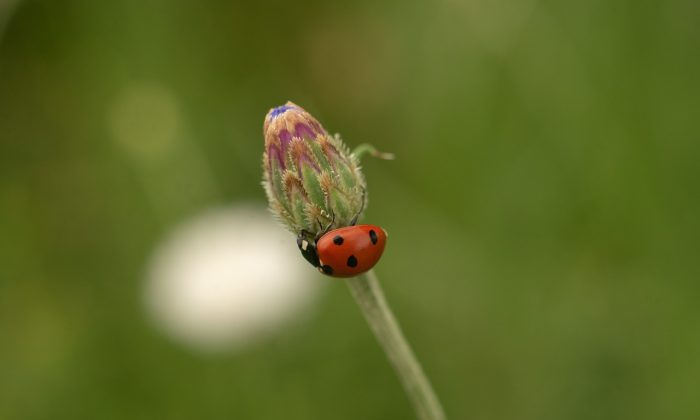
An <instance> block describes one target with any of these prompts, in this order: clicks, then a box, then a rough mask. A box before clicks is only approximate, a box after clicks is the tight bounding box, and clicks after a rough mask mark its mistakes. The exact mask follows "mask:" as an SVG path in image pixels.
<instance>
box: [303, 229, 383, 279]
mask: <svg viewBox="0 0 700 420" xmlns="http://www.w3.org/2000/svg"><path fill="white" fill-rule="evenodd" d="M307 235H308V234H307V232H304V231H302V232H301V233H300V234H299V236H298V237H297V245H298V246H299V250H300V251H301V255H303V256H304V258H306V260H307V261H308V262H310V263H311V265H313V266H314V267H316V268H318V271H320V272H321V273H323V274H327V275H329V276H333V277H355V276H357V275H359V274H362V273H364V272H366V271H368V270H369V269H371V268H372V267H374V265H375V264H377V261H379V258H381V256H382V253H383V252H384V246H385V245H386V232H385V231H384V229H382V228H380V227H379V226H375V225H357V226H347V227H343V228H338V229H333V230H331V231H328V232H326V233H323V234H322V235H321V236H320V237H319V238H317V239H316V240H315V241H314V242H311V241H309V240H308V239H307V238H308V236H307Z"/></svg>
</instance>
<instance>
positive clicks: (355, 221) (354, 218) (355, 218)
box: [350, 188, 367, 226]
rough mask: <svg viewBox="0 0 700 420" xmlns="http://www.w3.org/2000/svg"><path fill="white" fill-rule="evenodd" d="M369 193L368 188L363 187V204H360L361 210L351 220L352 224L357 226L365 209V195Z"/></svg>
mask: <svg viewBox="0 0 700 420" xmlns="http://www.w3.org/2000/svg"><path fill="white" fill-rule="evenodd" d="M366 195H367V190H365V189H364V188H363V189H362V205H361V206H360V211H358V212H357V214H356V215H355V217H353V218H352V221H350V226H355V225H356V224H357V219H359V218H360V215H361V214H362V212H363V211H364V209H365V196H366Z"/></svg>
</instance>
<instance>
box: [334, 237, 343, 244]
mask: <svg viewBox="0 0 700 420" xmlns="http://www.w3.org/2000/svg"><path fill="white" fill-rule="evenodd" d="M333 243H334V244H336V245H338V246H340V245H342V244H343V237H342V236H340V235H335V238H333Z"/></svg>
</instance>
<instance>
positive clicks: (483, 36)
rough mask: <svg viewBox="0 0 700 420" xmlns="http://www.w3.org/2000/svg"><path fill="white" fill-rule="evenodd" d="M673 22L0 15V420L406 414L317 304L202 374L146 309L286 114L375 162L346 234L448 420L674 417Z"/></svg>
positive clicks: (516, 1)
mask: <svg viewBox="0 0 700 420" xmlns="http://www.w3.org/2000/svg"><path fill="white" fill-rule="evenodd" d="M699 16H700V3H698V2H697V1H692V0H672V1H661V0H656V1H654V0H652V1H646V2H638V1H631V0H627V1H625V0H613V1H602V0H593V1H588V2H574V1H568V2H567V1H561V2H554V1H545V0H542V1H537V0H522V1H521V0H499V1H495V2H492V1H487V0H470V1H460V0H445V1H437V2H413V3H411V2H398V1H389V2H370V1H362V0H360V1H352V2H342V3H341V2H339V3H333V2H320V1H315V2H308V3H299V2H276V1H266V2H260V3H257V4H256V3H253V2H248V3H242V2H241V3H237V2H221V1H198V2H169V1H153V2H141V1H119V2H96V1H87V0H84V1H61V2H56V1H48V0H47V1H23V2H16V1H8V0H4V1H0V418H2V419H22V420H23V419H194V418H198V419H199V418H201V419H223V418H233V419H404V418H411V416H412V412H411V409H410V406H409V404H408V402H407V400H406V398H405V397H404V395H403V393H402V390H401V389H400V386H399V383H398V381H397V379H396V378H395V376H394V374H393V372H392V371H391V369H390V367H389V365H388V363H387V362H386V360H385V358H384V356H383V354H382V353H381V351H380V349H379V348H378V346H377V345H376V343H375V341H374V338H373V337H372V335H371V333H370V332H369V329H368V328H367V327H366V325H365V323H364V320H363V319H362V317H361V315H360V313H359V311H358V310H357V308H356V307H355V305H354V302H353V301H352V299H351V298H350V296H349V293H348V291H347V289H346V288H345V287H344V286H343V285H342V284H341V283H337V282H331V283H330V284H329V285H328V286H327V288H326V292H325V293H324V294H323V296H322V297H321V299H320V301H319V302H318V305H317V307H316V308H315V309H314V311H313V315H312V316H310V317H309V318H308V319H307V320H306V321H305V322H302V323H300V324H298V325H295V326H294V327H293V328H290V329H289V330H288V331H287V332H285V334H282V335H277V336H274V337H271V338H270V339H268V340H265V341H263V342H259V343H257V344H255V345H253V346H251V347H246V348H244V349H242V350H239V351H236V352H223V353H217V354H213V355H207V354H201V353H198V352H193V351H191V350H188V349H187V348H185V347H183V346H181V345H179V344H177V343H175V342H173V341H172V340H170V339H169V338H167V337H166V336H165V335H164V334H162V333H161V332H160V331H158V330H156V329H154V327H153V325H152V323H151V322H150V320H149V318H148V316H147V314H146V311H145V310H144V308H143V299H142V289H143V281H144V270H145V267H146V265H147V264H148V258H149V256H150V255H151V253H152V250H153V248H154V247H155V246H156V244H158V242H159V241H160V240H161V239H162V238H163V236H164V235H166V234H167V232H168V230H169V229H170V228H172V227H173V226H175V225H176V224H178V223H180V222H181V221H183V220H186V219H187V218H188V217H190V216H192V215H195V214H197V213H199V212H200V211H202V210H204V209H207V208H210V207H212V206H216V205H220V204H226V203H233V202H240V201H246V202H250V201H257V202H260V203H263V202H264V199H265V198H264V194H263V191H262V188H261V187H260V179H261V174H260V159H261V153H262V149H263V147H262V144H263V140H262V133H261V131H262V121H263V117H264V115H265V113H266V112H267V110H268V109H269V108H270V107H273V106H276V105H279V104H282V103H284V102H285V101H286V100H293V101H294V102H296V103H298V104H299V105H301V106H303V107H305V108H306V109H307V110H308V111H310V112H311V113H312V114H313V115H315V116H316V117H317V118H318V119H319V120H320V121H321V122H322V123H323V124H324V125H325V126H326V128H328V129H329V130H330V131H332V132H341V133H342V134H343V137H344V138H345V140H346V141H347V142H348V143H349V144H350V145H351V146H353V145H356V144H358V143H361V142H372V143H374V144H375V145H376V146H377V147H379V148H380V149H382V150H387V151H392V152H394V153H395V154H396V155H397V157H398V159H397V160H396V161H393V162H382V161H377V160H366V161H365V162H364V167H365V175H366V177H367V179H368V183H369V188H370V189H369V193H370V199H371V202H370V206H369V209H368V212H367V215H366V218H365V220H366V221H367V222H371V223H376V224H380V225H382V226H384V227H385V228H386V229H387V230H388V231H389V232H390V234H391V237H390V242H389V246H388V248H387V252H386V253H385V256H384V258H383V260H382V262H381V263H380V264H379V266H378V268H377V272H378V275H379V276H380V278H381V280H382V283H383V284H384V287H385V291H386V294H387V296H388V299H389V301H390V302H391V304H392V305H393V307H394V309H395V311H396V313H397V316H398V318H399V319H400V321H401V323H402V325H403V327H404V330H405V332H406V334H407V336H408V338H409V340H410V341H411V342H412V344H413V345H414V348H415V350H416V352H417V354H418V355H419V357H420V358H421V360H422V361H423V363H424V367H425V369H426V371H427V373H428V375H429V376H430V377H431V379H432V381H433V383H434V386H435V388H436V390H437V392H438V393H439V394H440V396H441V398H442V400H443V404H444V406H445V409H446V411H447V413H448V415H449V417H450V418H451V419H635V420H639V419H697V418H700V398H698V390H699V389H700V331H699V327H700V305H698V301H700V284H699V283H698V280H700V269H699V268H698V266H699V265H698V254H699V252H698V251H699V248H700V247H699V246H698V238H699V237H700V223H699V222H698V215H699V212H700V191H698V181H700V166H699V165H698V158H699V157H700V142H699V141H700V80H699V79H700V77H699V75H700V25H698V17H699ZM173 138H174V139H176V141H174V142H173V141H171V140H172V139H173ZM133 139H138V141H136V140H133ZM143 139H146V141H143ZM290 246H294V243H293V240H292V238H291V236H290Z"/></svg>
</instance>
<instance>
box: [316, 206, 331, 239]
mask: <svg viewBox="0 0 700 420" xmlns="http://www.w3.org/2000/svg"><path fill="white" fill-rule="evenodd" d="M316 222H318V227H320V228H321V231H320V232H319V233H318V235H316V240H317V241H318V240H319V239H321V236H323V235H325V234H326V233H328V231H329V230H331V227H332V226H333V223H335V212H334V211H333V210H331V222H330V223H328V225H326V227H325V228H324V227H323V225H322V224H321V221H320V220H318V219H317V220H316Z"/></svg>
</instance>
